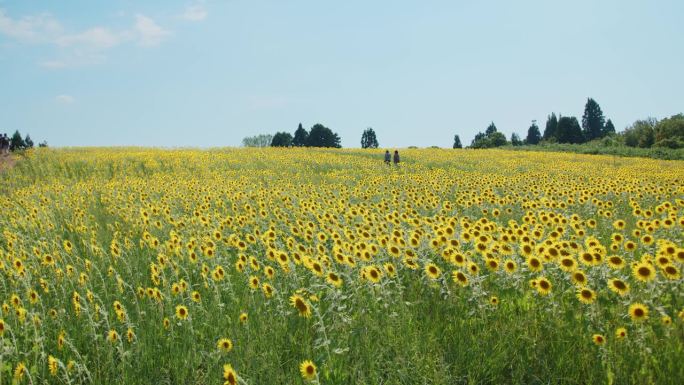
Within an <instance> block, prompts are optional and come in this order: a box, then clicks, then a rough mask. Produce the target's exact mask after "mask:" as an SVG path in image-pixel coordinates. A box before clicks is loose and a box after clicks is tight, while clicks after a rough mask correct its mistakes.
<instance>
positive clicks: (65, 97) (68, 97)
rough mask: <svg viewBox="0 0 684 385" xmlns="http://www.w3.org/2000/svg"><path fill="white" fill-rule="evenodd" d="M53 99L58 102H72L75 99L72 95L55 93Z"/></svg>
mask: <svg viewBox="0 0 684 385" xmlns="http://www.w3.org/2000/svg"><path fill="white" fill-rule="evenodd" d="M55 100H56V101H57V103H60V104H73V103H74V102H75V101H76V99H74V97H73V96H71V95H66V94H62V95H57V96H56V97H55Z"/></svg>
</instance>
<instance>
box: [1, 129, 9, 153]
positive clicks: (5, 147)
mask: <svg viewBox="0 0 684 385" xmlns="http://www.w3.org/2000/svg"><path fill="white" fill-rule="evenodd" d="M9 149H10V138H9V137H8V136H7V134H2V135H0V154H7V153H9Z"/></svg>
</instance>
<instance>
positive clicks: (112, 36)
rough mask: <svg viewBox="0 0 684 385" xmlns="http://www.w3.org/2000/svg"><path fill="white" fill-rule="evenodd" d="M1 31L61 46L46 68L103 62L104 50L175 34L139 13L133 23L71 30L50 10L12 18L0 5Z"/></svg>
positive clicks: (151, 43)
mask: <svg viewBox="0 0 684 385" xmlns="http://www.w3.org/2000/svg"><path fill="white" fill-rule="evenodd" d="M0 34H2V35H5V36H7V37H10V38H12V39H14V40H16V41H19V42H22V43H28V44H43V45H50V46H53V47H55V48H57V49H58V54H59V58H56V59H55V58H53V59H49V60H44V61H42V62H40V63H39V64H40V65H41V66H42V67H45V68H53V69H55V68H65V67H73V66H82V65H88V64H94V63H98V62H101V61H103V60H104V59H105V57H106V56H105V54H104V52H105V51H107V50H109V49H111V48H114V47H116V46H119V45H123V44H131V43H132V44H136V45H139V46H143V47H150V46H155V45H158V44H160V43H161V42H162V41H163V40H164V39H166V38H167V37H168V36H170V35H171V32H170V31H168V30H167V29H165V28H163V27H161V26H160V25H159V24H158V23H157V22H156V21H155V20H154V19H152V18H151V17H149V16H146V15H143V14H136V15H135V19H134V22H133V24H132V26H131V27H129V28H124V29H118V30H117V29H112V28H109V27H106V26H94V27H91V28H88V29H85V30H82V31H75V32H71V31H69V32H68V31H67V29H66V28H64V27H63V26H62V24H61V23H60V22H59V21H58V20H57V19H55V18H54V17H53V16H52V15H50V14H41V15H37V16H25V17H22V18H18V19H15V18H12V17H10V16H9V15H7V13H6V12H5V10H3V9H0Z"/></svg>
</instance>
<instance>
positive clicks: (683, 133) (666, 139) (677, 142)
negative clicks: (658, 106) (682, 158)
mask: <svg viewBox="0 0 684 385" xmlns="http://www.w3.org/2000/svg"><path fill="white" fill-rule="evenodd" d="M654 132H655V143H654V145H655V146H657V147H669V148H684V114H677V115H672V116H670V117H669V118H665V119H663V120H661V121H660V122H658V124H656V126H655V129H654Z"/></svg>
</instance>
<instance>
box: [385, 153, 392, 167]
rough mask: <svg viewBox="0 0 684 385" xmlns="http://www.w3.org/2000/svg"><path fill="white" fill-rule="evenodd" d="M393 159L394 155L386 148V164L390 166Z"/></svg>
mask: <svg viewBox="0 0 684 385" xmlns="http://www.w3.org/2000/svg"><path fill="white" fill-rule="evenodd" d="M391 160H392V155H390V152H389V150H385V164H386V165H388V166H389V165H390V161H391Z"/></svg>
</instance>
